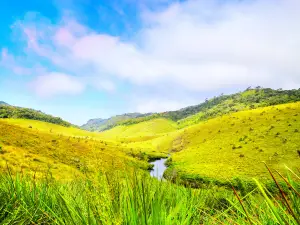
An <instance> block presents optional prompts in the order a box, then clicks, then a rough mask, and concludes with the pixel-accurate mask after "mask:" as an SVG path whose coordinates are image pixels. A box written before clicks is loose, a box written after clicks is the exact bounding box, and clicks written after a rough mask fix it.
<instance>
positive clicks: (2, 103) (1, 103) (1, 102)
mask: <svg viewBox="0 0 300 225" xmlns="http://www.w3.org/2000/svg"><path fill="white" fill-rule="evenodd" d="M1 105H9V104H7V103H6V102H3V101H0V106H1Z"/></svg>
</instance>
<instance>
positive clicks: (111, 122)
mask: <svg viewBox="0 0 300 225" xmlns="http://www.w3.org/2000/svg"><path fill="white" fill-rule="evenodd" d="M148 115H149V113H148V114H141V113H126V114H123V115H117V116H113V117H110V118H108V119H91V120H89V121H88V122H87V123H86V124H84V125H82V126H81V128H82V129H85V130H88V131H103V130H107V129H110V128H112V127H114V126H116V125H117V124H119V123H121V122H123V121H126V120H128V119H132V118H141V117H145V116H148Z"/></svg>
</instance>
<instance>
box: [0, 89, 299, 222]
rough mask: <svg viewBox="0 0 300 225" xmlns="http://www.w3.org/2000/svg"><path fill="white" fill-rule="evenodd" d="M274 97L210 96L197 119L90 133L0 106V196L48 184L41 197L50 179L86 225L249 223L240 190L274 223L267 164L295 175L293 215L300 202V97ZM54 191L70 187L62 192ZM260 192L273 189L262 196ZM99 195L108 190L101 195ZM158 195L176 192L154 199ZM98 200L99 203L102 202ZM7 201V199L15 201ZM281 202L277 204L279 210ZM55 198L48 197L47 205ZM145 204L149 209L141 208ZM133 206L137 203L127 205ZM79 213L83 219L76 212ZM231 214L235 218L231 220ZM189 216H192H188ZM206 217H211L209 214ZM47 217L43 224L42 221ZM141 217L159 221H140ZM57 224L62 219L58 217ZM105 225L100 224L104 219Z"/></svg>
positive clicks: (136, 123)
mask: <svg viewBox="0 0 300 225" xmlns="http://www.w3.org/2000/svg"><path fill="white" fill-rule="evenodd" d="M268 93H270V90H268V89H266V90H264V89H259V90H246V91H245V92H242V93H238V94H235V95H231V96H225V97H224V96H221V97H219V99H217V100H216V99H210V100H207V101H206V102H205V103H202V105H201V104H200V105H199V106H197V107H194V108H193V114H191V113H183V112H184V111H185V110H188V111H190V110H191V107H188V108H187V109H182V110H179V111H178V112H166V113H162V114H151V115H146V116H144V117H138V118H130V119H129V120H128V118H126V119H125V120H124V121H122V122H120V123H119V124H117V123H116V124H115V125H113V126H111V127H110V128H109V129H105V130H103V131H101V132H92V131H88V130H84V129H82V128H80V127H78V126H75V125H72V124H70V123H68V122H66V121H63V120H62V119H60V118H57V117H52V116H50V115H47V114H43V113H42V112H40V111H35V110H31V109H23V108H19V107H14V106H9V105H1V106H0V115H2V116H1V117H2V119H0V171H1V180H0V189H1V188H2V189H1V191H2V192H3V193H6V194H8V195H9V194H12V192H10V189H8V186H7V185H8V184H9V183H10V185H20V186H19V188H20V190H21V189H22V190H23V192H24V193H23V195H25V196H26V195H27V193H26V188H27V187H30V186H31V182H32V179H33V180H34V182H35V180H37V182H38V183H39V184H40V185H41V186H38V187H37V191H39V192H41V193H42V192H43V189H41V187H42V186H43V185H46V184H45V183H44V182H46V181H47V182H48V180H50V181H51V185H50V184H49V185H50V186H49V190H51V193H52V194H53V198H54V199H56V198H57V200H55V201H57V202H60V201H61V200H59V195H61V194H63V195H64V196H65V198H68V200H66V203H59V204H66V205H65V206H61V207H62V210H69V209H70V210H72V213H71V214H72V215H70V216H68V218H69V219H70V220H73V219H75V220H76V221H77V222H76V223H79V224H81V223H82V224H84V223H86V222H83V221H81V220H84V221H85V219H87V218H88V219H90V220H91V221H94V222H93V223H92V224H174V223H172V220H176V221H177V222H176V224H199V222H200V221H202V223H203V224H211V222H212V221H214V220H216V221H218V223H219V222H220V223H221V222H222V223H225V224H231V223H230V221H231V219H230V218H232V219H234V220H239V221H240V222H239V223H238V224H247V220H248V219H247V218H248V217H247V216H245V214H244V213H243V210H244V209H242V208H243V205H241V204H240V203H241V202H240V199H239V198H236V195H235V192H232V190H231V188H233V189H234V190H235V191H237V192H238V193H239V195H241V196H242V197H243V198H245V199H244V200H245V201H246V200H247V201H248V202H249V203H248V205H247V209H248V210H249V211H251V213H252V214H251V220H253V221H255V222H257V221H260V220H265V221H271V220H272V218H273V219H274V214H273V213H272V212H273V211H272V209H271V208H270V210H267V211H266V215H262V214H261V213H259V212H254V211H255V210H254V209H253V208H255V207H256V209H259V210H260V211H262V210H265V209H264V208H263V207H265V206H266V205H269V204H270V202H269V200H268V199H267V198H266V197H265V195H264V194H265V191H266V192H268V193H272V194H274V196H277V197H278V193H279V191H280V190H278V189H277V188H276V187H275V188H274V180H273V178H272V176H270V173H269V171H268V169H267V168H266V166H265V164H266V165H267V166H268V168H270V169H271V171H273V173H276V174H275V175H274V178H275V179H281V177H280V175H281V174H287V173H289V175H288V177H287V178H285V180H281V182H280V185H283V186H282V188H284V189H285V192H286V194H287V195H288V196H290V201H291V203H292V204H294V205H293V207H294V208H297V206H298V205H297V204H298V203H299V198H298V197H295V193H298V192H297V191H296V190H298V188H299V180H297V179H298V178H299V175H297V173H298V171H299V165H300V101H299V98H300V94H299V93H300V91H299V90H294V91H290V92H289V94H290V98H288V97H287V94H286V92H284V91H275V90H273V91H272V92H271V93H272V94H271V95H270V94H268ZM259 96H261V97H259ZM266 96H267V97H266ZM295 96H296V97H295ZM245 99H246V100H247V101H250V100H249V99H252V100H251V101H250V102H247V101H246V100H245ZM284 99H285V100H284ZM245 101H246V103H245ZM252 102H256V103H255V105H253V106H252ZM277 103H278V104H277ZM238 107H239V108H238ZM196 108H197V109H199V110H200V111H197V110H196ZM195 110H196V111H195ZM28 113H29V114H28ZM182 115H185V116H182ZM174 118H176V119H174ZM101 126H103V124H101ZM93 129H96V130H97V129H98V128H93ZM99 129H100V128H99ZM264 163H265V164H264ZM151 169H152V170H151ZM289 171H290V172H289ZM291 171H292V172H291ZM20 176H21V177H23V178H19V177H20ZM9 177H11V178H9ZM12 177H15V178H12ZM156 178H157V179H156ZM161 179H163V181H160V180H161ZM287 179H288V180H287ZM18 182H20V183H18ZM52 183H53V184H52ZM81 184H83V185H84V186H81ZM1 185H2V186H1ZM47 185H48V184H47ZM52 185H54V186H55V185H58V186H60V185H66V186H64V188H63V186H61V188H58V190H60V191H59V192H56V190H55V188H54V186H52ZM261 185H262V186H263V185H265V187H266V189H261ZM286 185H288V186H290V187H292V189H291V188H290V189H288V188H287V186H286ZM23 188H24V189H23ZM53 188H54V189H53ZM101 189H103V190H105V191H103V192H102V194H101V191H100V190H101ZM47 190H48V189H47ZM66 190H67V191H66ZM80 190H81V191H83V190H84V192H85V193H84V194H81V196H82V198H83V199H81V200H78V201H75V200H72V198H73V197H71V196H69V195H68V194H67V192H70V193H72V195H74V196H76V195H77V194H76V193H77V192H78V191H80ZM133 190H135V192H132V191H133ZM293 190H295V191H296V192H294V191H293ZM157 191H165V192H166V193H169V194H167V195H165V196H164V194H163V193H162V194H161V195H160V194H159V195H157V194H154V193H156V192H157ZM172 193H173V194H172ZM259 193H261V194H259ZM44 194H46V192H45V193H44ZM98 194H100V195H101V196H97V197H96V195H98ZM296 195H297V194H296ZM3 196H4V195H3ZM3 196H2V200H3V201H4V200H5V201H7V199H6V197H3ZM93 196H94V198H95V205H93V207H96V204H99V205H101V206H99V207H100V208H99V209H96V208H94V209H93V210H94V211H93V214H92V216H91V217H90V216H88V211H86V210H90V209H89V206H88V205H87V203H86V202H85V201H87V202H90V201H93V200H92V198H93ZM204 196H206V197H204ZM246 196H247V197H246ZM293 196H294V197H293ZM277 197H276V198H277ZM0 198H1V195H0ZM144 198H147V200H145V199H144ZM179 198H181V199H183V200H182V201H183V202H182V203H180V201H178V199H179ZM276 198H275V197H274V199H272V200H270V201H273V202H274V204H279V203H278V201H277V200H276ZM17 199H18V198H16V201H17ZM176 199H177V200H176ZM19 200H20V199H18V201H19ZM52 200H53V199H52ZM52 200H51V199H47V201H49V204H50V202H51V201H52ZM45 201H46V200H45ZM74 201H75V202H76V204H80V205H78V208H73V205H74V204H75V203H74ZM146 201H147V207H149V208H148V209H145V208H143V207H146V206H145V204H146ZM105 202H106V203H107V204H106V203H105ZM130 202H132V204H134V205H130V206H128V205H127V204H131V203H130ZM189 202H191V203H192V204H191V205H190V206H188V203H189ZM36 203H37V202H36ZM14 204H15V203H14ZM26 204H27V203H26ZM51 204H52V203H51ZM89 204H90V203H89ZM91 204H94V203H91ZM161 204H164V205H161ZM272 204H273V203H272ZM280 204H281V203H280ZM295 204H296V205H295ZM116 205H118V206H116ZM22 207H25V206H22ZM26 207H27V206H26ZM26 207H25V208H26ZM48 207H52V206H50V205H49V206H48ZM65 207H67V208H65ZM282 207H284V205H283V206H282ZM38 208H39V210H41V211H40V212H41V213H42V214H43V210H44V211H47V212H48V213H50V214H52V212H51V211H49V210H48V209H43V208H40V207H38ZM100 209H101V210H102V212H103V214H102V213H100V211H101V210H100ZM196 209H197V210H198V211H197V210H196ZM6 210H8V209H6ZM52 210H58V209H57V208H53V209H52ZM80 210H83V211H84V216H83V215H82V216H81V215H79V214H78V213H79V211H80ZM91 210H92V209H91ZM99 210H100V211H99ZM113 210H116V211H113ZM122 210H123V212H124V214H122V213H121V212H120V211H122ZM131 210H133V211H131ZM195 210H196V211H195ZM226 210H233V211H234V212H235V214H233V215H230V214H228V215H227V214H226V215H224V214H223V212H227V211H226ZM241 210H242V211H241ZM276 210H277V211H276V212H278V213H279V212H280V213H281V214H282V215H281V217H282V219H284V220H289V221H291V223H290V224H296V223H294V221H295V220H294V219H293V216H292V214H283V211H282V209H281V208H280V207H279V208H276ZM179 211H180V212H181V213H180V214H177V213H178V212H179ZM184 212H185V214H186V216H180V215H183V214H182V213H184ZM196 212H199V213H200V214H199V215H196V214H197V213H196ZM16 213H17V212H16ZM59 213H62V214H64V213H63V211H60V212H59ZM98 213H100V214H98ZM155 213H164V215H160V216H157V215H156V214H155ZM203 213H204V214H207V216H206V217H203ZM257 213H259V216H258V218H259V219H258V218H256V217H257V216H255V215H256V214H257ZM42 214H41V215H42ZM1 215H2V214H1V210H0V217H1ZM16 215H17V214H16ZM41 215H40V217H39V218H44V217H43V216H42V217H41ZM169 215H173V216H172V218H173V219H170V218H169ZM56 216H57V215H56ZM141 216H144V217H146V221H148V222H149V221H152V222H149V223H148V222H145V221H144V222H141V220H140V218H141ZM275 217H276V216H275ZM281 217H280V218H281ZM7 218H10V217H7ZM51 218H52V219H54V218H56V217H55V214H53V215H52V216H51ZM97 218H102V222H101V223H100V222H99V221H97ZM104 218H108V220H105V219H104ZM204 218H206V219H204ZM276 218H277V217H276ZM44 219H45V220H46V219H47V218H46V217H45V218H44ZM56 219H61V218H60V217H57V218H56ZM54 220H55V219H54ZM156 220H157V221H156ZM58 221H59V220H58ZM68 221H69V220H68ZM104 221H106V222H104ZM107 221H109V222H107ZM134 221H135V222H134ZM159 221H160V222H159ZM69 222H70V221H69ZM69 222H68V223H69ZM59 223H61V222H59ZM263 224H265V223H263ZM266 224H267V223H266Z"/></svg>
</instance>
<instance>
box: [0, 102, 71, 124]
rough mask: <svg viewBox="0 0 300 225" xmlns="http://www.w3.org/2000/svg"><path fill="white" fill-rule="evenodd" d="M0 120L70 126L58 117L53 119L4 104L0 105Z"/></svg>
mask: <svg viewBox="0 0 300 225" xmlns="http://www.w3.org/2000/svg"><path fill="white" fill-rule="evenodd" d="M0 118H22V119H30V120H39V121H44V122H48V123H53V124H59V125H62V126H66V127H69V126H72V124H70V123H68V122H66V121H64V120H62V119H61V118H59V117H54V116H51V115H48V114H45V113H43V112H41V111H36V110H33V109H28V108H21V107H16V106H10V105H5V104H0Z"/></svg>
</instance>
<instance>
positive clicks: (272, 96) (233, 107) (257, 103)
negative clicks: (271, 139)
mask: <svg viewBox="0 0 300 225" xmlns="http://www.w3.org/2000/svg"><path fill="white" fill-rule="evenodd" d="M297 101H300V89H298V90H296V89H295V90H281V89H279V90H273V89H271V88H261V87H256V88H248V89H247V90H245V91H243V92H239V93H236V94H232V95H220V96H218V97H214V98H212V99H207V100H206V101H205V102H204V103H201V104H199V105H195V106H190V107H186V108H183V109H180V110H177V111H169V112H164V113H155V114H151V115H149V116H145V117H142V118H133V119H128V120H125V121H121V122H119V123H117V124H116V125H132V124H137V123H141V122H144V121H149V120H152V119H155V118H167V119H170V120H172V121H175V122H177V123H178V127H179V128H183V127H187V126H189V125H193V124H197V123H199V122H200V121H204V120H208V119H211V118H215V117H218V116H222V115H225V114H229V113H233V112H238V111H243V110H249V109H255V108H259V107H265V106H272V105H278V104H285V103H291V102H297Z"/></svg>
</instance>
